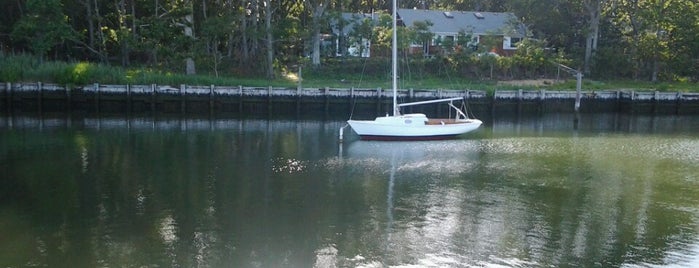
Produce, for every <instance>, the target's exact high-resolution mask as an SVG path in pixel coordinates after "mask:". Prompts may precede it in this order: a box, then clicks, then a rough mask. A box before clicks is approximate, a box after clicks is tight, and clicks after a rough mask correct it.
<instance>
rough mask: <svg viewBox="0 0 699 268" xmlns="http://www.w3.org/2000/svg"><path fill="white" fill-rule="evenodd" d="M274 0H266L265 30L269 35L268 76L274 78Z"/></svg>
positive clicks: (267, 42)
mask: <svg viewBox="0 0 699 268" xmlns="http://www.w3.org/2000/svg"><path fill="white" fill-rule="evenodd" d="M271 5H272V0H265V32H266V35H267V38H266V39H267V40H266V44H267V78H268V79H274V46H273V44H274V40H273V39H272V38H273V35H272V7H271Z"/></svg>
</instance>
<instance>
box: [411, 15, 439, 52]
mask: <svg viewBox="0 0 699 268" xmlns="http://www.w3.org/2000/svg"><path fill="white" fill-rule="evenodd" d="M432 25H434V24H433V23H432V22H431V21H416V22H414V23H413V26H412V27H411V30H413V31H414V32H415V40H414V41H416V42H418V43H420V44H422V49H423V53H424V55H425V57H428V56H429V55H430V44H431V43H432V37H434V33H432V32H431V31H430V27H432Z"/></svg>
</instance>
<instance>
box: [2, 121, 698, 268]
mask: <svg viewBox="0 0 699 268" xmlns="http://www.w3.org/2000/svg"><path fill="white" fill-rule="evenodd" d="M344 124H345V123H344V121H342V120H314V119H309V120H304V119H293V120H289V119H254V118H224V119H206V118H205V119H199V118H165V117H153V116H150V117H149V116H144V117H130V118H124V117H77V116H71V115H57V116H53V117H51V116H45V117H42V118H37V117H31V116H14V117H8V116H4V117H0V266H1V267H26V266H48V267H483V266H486V267H560V266H583V267H617V266H625V267H647V266H651V267H697V266H699V118H697V117H691V116H643V115H620V114H582V115H580V117H579V118H578V119H576V118H575V116H574V115H569V114H562V115H558V114H557V115H537V116H525V117H522V116H519V117H518V116H502V117H495V118H492V119H488V120H487V121H486V124H485V125H484V126H482V127H481V129H479V130H478V131H477V132H475V133H472V134H468V135H465V136H463V138H462V139H458V140H449V141H437V142H434V141H433V142H366V141H359V140H357V137H356V135H354V134H353V133H351V131H350V130H346V131H345V142H344V143H342V144H339V143H338V130H339V129H340V127H342V126H344Z"/></svg>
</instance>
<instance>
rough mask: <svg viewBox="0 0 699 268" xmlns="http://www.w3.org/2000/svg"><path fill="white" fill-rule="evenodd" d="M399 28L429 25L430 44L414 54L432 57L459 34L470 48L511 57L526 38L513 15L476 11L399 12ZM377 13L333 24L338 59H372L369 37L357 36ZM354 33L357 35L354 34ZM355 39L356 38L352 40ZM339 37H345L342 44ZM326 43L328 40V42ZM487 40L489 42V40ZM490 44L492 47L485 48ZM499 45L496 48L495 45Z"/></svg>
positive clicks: (350, 15)
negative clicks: (342, 57)
mask: <svg viewBox="0 0 699 268" xmlns="http://www.w3.org/2000/svg"><path fill="white" fill-rule="evenodd" d="M397 13H398V25H399V26H404V27H410V26H413V25H414V24H415V23H416V22H429V24H430V25H431V26H430V27H429V31H430V32H431V33H432V34H434V35H433V38H432V41H431V42H430V44H428V45H425V44H413V45H411V53H416V54H417V53H425V54H426V55H431V54H433V52H434V53H436V51H437V50H439V48H440V43H443V42H445V40H450V41H454V42H455V43H456V42H457V41H458V40H457V39H458V38H459V33H465V34H466V36H467V37H470V38H471V39H470V40H467V41H466V42H465V43H467V44H468V45H469V47H471V48H480V50H481V51H483V52H490V53H497V54H498V55H503V56H506V55H511V54H513V53H514V51H515V50H516V49H517V43H518V42H520V41H522V40H523V38H524V37H525V36H526V28H525V27H524V24H522V23H521V22H519V20H518V19H517V17H516V16H515V15H514V14H513V13H502V12H476V11H440V10H424V9H398V10H397ZM378 16H379V15H378V14H360V13H342V14H341V15H340V18H342V19H341V20H338V19H334V20H332V21H331V29H332V35H333V36H334V40H333V41H328V45H329V44H333V45H334V51H336V55H337V56H342V55H348V56H355V57H356V56H361V57H369V56H370V52H371V41H370V38H369V36H367V37H361V38H357V37H356V36H357V34H356V33H354V31H356V30H357V29H360V28H361V26H362V24H369V25H374V24H376V23H377V20H378ZM353 33H354V34H353ZM352 37H354V38H352ZM340 38H344V40H343V41H340ZM326 40H329V38H328V39H326ZM486 40H487V41H486ZM341 42H347V43H348V44H349V45H348V46H347V45H345V47H348V49H347V51H342V49H340V47H341ZM484 44H487V45H489V46H492V47H489V48H484V47H483V45H484ZM494 44H496V45H494Z"/></svg>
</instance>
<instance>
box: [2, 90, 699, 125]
mask: <svg viewBox="0 0 699 268" xmlns="http://www.w3.org/2000/svg"><path fill="white" fill-rule="evenodd" d="M448 97H462V98H463V99H464V103H465V105H468V108H469V109H470V110H472V111H474V112H476V113H477V114H481V113H493V114H495V113H501V112H502V113H505V112H515V113H522V112H575V108H574V107H575V102H576V100H579V103H580V109H579V111H580V112H584V113H595V112H622V113H624V112H626V113H655V114H699V93H694V92H690V93H687V92H660V91H648V90H633V89H618V90H593V91H591V90H583V91H581V92H580V93H579V94H578V93H577V92H576V91H570V90H564V91H561V90H547V89H536V90H524V89H518V90H494V91H492V92H489V91H485V90H469V89H400V90H398V98H399V100H400V101H403V102H409V101H421V100H429V99H435V98H448ZM391 99H392V91H391V90H390V89H384V88H380V87H377V88H353V87H349V88H330V87H321V88H311V87H302V86H297V87H273V86H266V87H247V86H216V85H186V84H180V85H176V86H171V85H158V84H148V85H130V84H122V85H106V84H97V83H94V84H89V85H85V86H65V85H59V84H52V83H42V82H32V83H10V82H2V83H0V110H1V111H3V112H7V113H13V112H39V113H43V112H71V111H84V112H97V113H132V112H134V113H138V112H163V113H175V114H239V115H273V114H287V115H288V114H294V113H295V114H297V115H324V116H338V117H342V116H346V115H348V114H354V115H355V116H359V117H372V116H376V115H383V114H385V113H386V112H387V111H390V104H391ZM410 109H411V110H410V111H406V112H425V113H437V114H440V113H446V112H448V109H447V108H446V105H434V106H432V105H427V106H425V107H421V106H417V107H414V108H410Z"/></svg>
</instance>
